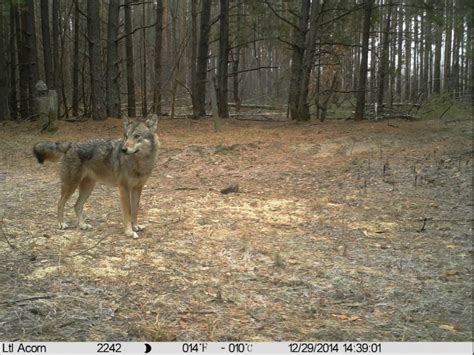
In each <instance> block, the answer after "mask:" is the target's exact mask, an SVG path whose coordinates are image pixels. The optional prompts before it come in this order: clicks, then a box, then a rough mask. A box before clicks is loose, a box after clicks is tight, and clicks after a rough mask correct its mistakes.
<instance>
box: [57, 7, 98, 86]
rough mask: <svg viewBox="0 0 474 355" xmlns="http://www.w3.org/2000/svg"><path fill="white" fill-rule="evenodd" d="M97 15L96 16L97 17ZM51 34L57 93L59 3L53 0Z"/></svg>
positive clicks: (58, 72) (58, 78)
mask: <svg viewBox="0 0 474 355" xmlns="http://www.w3.org/2000/svg"><path fill="white" fill-rule="evenodd" d="M98 15H99V14H96V16H98ZM52 20H53V22H52V23H53V27H52V34H53V36H52V37H53V79H54V85H53V89H54V90H56V91H59V86H60V84H61V83H60V82H59V81H60V75H59V74H60V71H61V64H60V63H61V62H60V61H59V1H58V0H53V7H52Z"/></svg>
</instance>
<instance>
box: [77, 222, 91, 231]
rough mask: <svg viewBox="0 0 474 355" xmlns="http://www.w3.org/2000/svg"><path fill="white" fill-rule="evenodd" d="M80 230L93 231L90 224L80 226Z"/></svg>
mask: <svg viewBox="0 0 474 355" xmlns="http://www.w3.org/2000/svg"><path fill="white" fill-rule="evenodd" d="M79 228H80V229H82V230H83V231H85V230H88V229H92V226H91V225H90V224H88V223H81V224H79Z"/></svg>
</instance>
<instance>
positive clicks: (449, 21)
mask: <svg viewBox="0 0 474 355" xmlns="http://www.w3.org/2000/svg"><path fill="white" fill-rule="evenodd" d="M445 7H446V20H445V25H446V27H445V33H446V41H445V44H444V73H443V74H444V75H443V92H451V91H452V88H451V85H450V82H451V80H450V77H451V55H452V53H451V51H452V39H453V36H452V31H453V3H452V1H451V0H446V4H445Z"/></svg>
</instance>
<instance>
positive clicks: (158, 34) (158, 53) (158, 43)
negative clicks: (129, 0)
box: [153, 0, 194, 115]
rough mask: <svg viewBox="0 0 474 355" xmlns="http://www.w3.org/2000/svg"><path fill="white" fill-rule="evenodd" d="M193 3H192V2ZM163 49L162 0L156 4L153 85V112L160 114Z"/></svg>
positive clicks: (158, 0)
mask: <svg viewBox="0 0 474 355" xmlns="http://www.w3.org/2000/svg"><path fill="white" fill-rule="evenodd" d="M193 2H194V1H193ZM162 47H163V0H157V3H156V26H155V84H154V90H153V112H154V113H156V114H157V115H160V114H161V86H162V83H161V81H162V79H161V71H162V63H161V62H162V49H163V48H162Z"/></svg>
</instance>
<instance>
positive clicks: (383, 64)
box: [377, 0, 392, 112]
mask: <svg viewBox="0 0 474 355" xmlns="http://www.w3.org/2000/svg"><path fill="white" fill-rule="evenodd" d="M391 19H392V0H389V2H388V8H387V18H386V20H385V30H384V32H383V37H382V38H383V39H382V55H381V58H380V69H379V83H378V92H377V106H378V108H379V110H380V112H383V99H384V94H385V81H386V77H387V75H388V66H389V62H388V59H389V58H388V55H389V53H388V50H389V45H390V22H391Z"/></svg>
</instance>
